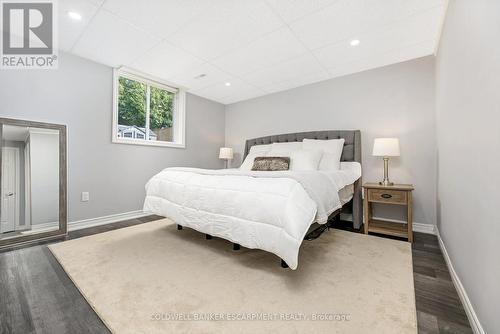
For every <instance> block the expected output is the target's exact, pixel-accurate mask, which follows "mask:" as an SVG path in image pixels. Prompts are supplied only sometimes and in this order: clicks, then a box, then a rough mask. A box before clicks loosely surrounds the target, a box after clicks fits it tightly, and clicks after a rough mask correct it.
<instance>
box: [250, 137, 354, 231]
mask: <svg viewBox="0 0 500 334" xmlns="http://www.w3.org/2000/svg"><path fill="white" fill-rule="evenodd" d="M305 138H307V139H340V138H344V140H345V142H344V150H343V151H342V157H341V159H340V160H341V161H356V162H359V163H361V131H360V130H326V131H311V132H297V133H287V134H282V135H273V136H266V137H260V138H253V139H248V140H247V141H246V143H245V154H244V157H243V159H245V157H246V156H247V154H248V152H249V151H250V148H251V147H252V146H254V145H266V144H272V143H285V142H301V141H302V140H303V139H305ZM361 185H362V181H361V178H360V179H359V180H358V181H356V183H354V196H353V199H352V221H353V225H354V227H355V228H358V229H359V228H360V227H361V225H362V223H363V203H362V199H361Z"/></svg>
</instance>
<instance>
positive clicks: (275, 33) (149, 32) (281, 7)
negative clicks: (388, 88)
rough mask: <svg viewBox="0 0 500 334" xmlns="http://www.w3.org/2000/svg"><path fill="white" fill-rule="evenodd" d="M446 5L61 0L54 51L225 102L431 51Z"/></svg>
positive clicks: (379, 0) (403, 0)
mask: <svg viewBox="0 0 500 334" xmlns="http://www.w3.org/2000/svg"><path fill="white" fill-rule="evenodd" d="M446 1H447V0H142V1H139V0H60V1H59V12H60V13H59V15H60V21H59V45H60V48H61V49H62V50H64V51H66V52H70V53H73V54H76V55H79V56H82V57H85V58H88V59H92V60H94V61H97V62H100V63H103V64H106V65H110V66H113V67H119V66H127V67H130V68H133V69H135V70H138V71H141V72H144V73H147V74H151V75H153V76H155V77H159V78H162V79H164V80H166V81H169V82H172V83H174V84H178V85H181V86H184V87H186V88H188V89H189V91H190V92H192V93H193V94H197V95H200V96H203V97H206V98H209V99H212V100H215V101H218V102H221V103H225V104H229V103H233V102H237V101H241V100H245V99H249V98H253V97H256V96H260V95H265V94H269V93H272V92H277V91H281V90H286V89H290V88H293V87H298V86H302V85H305V84H309V83H313V82H317V81H322V80H326V79H329V78H334V77H337V76H341V75H346V74H350V73H355V72H359V71H363V70H367V69H370V68H376V67H380V66H385V65H389V64H393V63H398V62H401V61H405V60H409V59H413V58H418V57H422V56H426V55H430V54H433V53H434V51H435V49H436V45H437V43H438V42H439V35H440V29H441V25H442V22H443V19H444V15H445V9H446ZM68 11H74V12H78V13H79V14H81V15H82V20H81V21H74V20H72V19H70V18H69V17H68V15H67V12H68ZM353 39H359V40H360V44H359V45H358V46H356V47H352V46H351V45H350V41H351V40H353ZM200 74H205V76H204V77H203V78H198V79H197V78H196V77H197V76H199V75H200ZM226 82H230V83H231V85H230V86H226V85H225V83H226Z"/></svg>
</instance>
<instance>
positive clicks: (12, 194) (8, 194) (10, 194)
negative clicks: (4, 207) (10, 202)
mask: <svg viewBox="0 0 500 334" xmlns="http://www.w3.org/2000/svg"><path fill="white" fill-rule="evenodd" d="M10 196H14V193H12V192H10V193H7V194H5V197H10Z"/></svg>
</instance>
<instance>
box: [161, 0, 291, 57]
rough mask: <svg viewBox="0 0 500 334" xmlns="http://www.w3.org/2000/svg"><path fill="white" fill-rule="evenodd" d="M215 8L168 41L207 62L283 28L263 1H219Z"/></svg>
mask: <svg viewBox="0 0 500 334" xmlns="http://www.w3.org/2000/svg"><path fill="white" fill-rule="evenodd" d="M215 4H216V5H214V6H212V7H210V8H208V9H206V11H204V13H203V15H201V16H198V17H197V18H196V19H195V20H192V21H190V22H189V23H188V24H186V25H185V26H184V27H183V28H181V29H180V30H179V31H178V32H176V33H174V34H173V35H172V36H170V37H168V40H169V41H170V42H172V43H173V44H174V45H176V46H178V47H180V48H182V49H184V50H186V51H188V52H190V53H191V54H193V55H195V56H198V57H200V58H203V59H207V60H210V59H213V58H215V57H217V56H220V55H222V54H225V53H226V52H228V51H230V50H234V49H236V48H238V47H241V46H243V45H245V44H247V43H249V42H251V41H253V40H255V39H257V38H258V37H259V36H262V35H264V34H266V33H269V32H271V31H273V30H276V29H277V28H279V27H280V26H282V25H283V21H281V19H280V18H279V17H278V16H277V15H276V14H274V12H273V11H272V9H271V8H270V7H269V6H268V5H267V4H266V3H265V1H264V0H253V1H234V0H219V1H217V2H215Z"/></svg>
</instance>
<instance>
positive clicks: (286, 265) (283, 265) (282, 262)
mask: <svg viewBox="0 0 500 334" xmlns="http://www.w3.org/2000/svg"><path fill="white" fill-rule="evenodd" d="M281 268H288V264H286V262H285V261H284V260H281Z"/></svg>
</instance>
